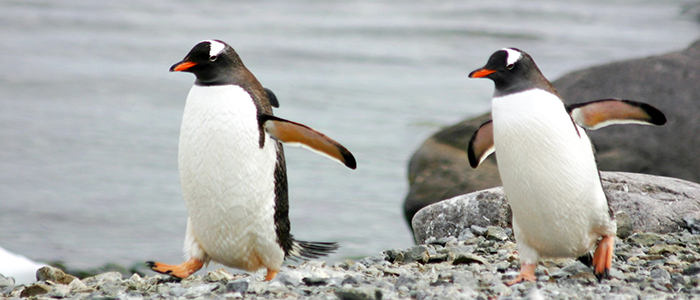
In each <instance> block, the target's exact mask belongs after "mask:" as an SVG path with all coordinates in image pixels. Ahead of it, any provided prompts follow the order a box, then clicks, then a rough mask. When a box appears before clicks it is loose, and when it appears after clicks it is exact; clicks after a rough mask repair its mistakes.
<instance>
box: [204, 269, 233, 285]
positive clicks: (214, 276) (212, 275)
mask: <svg viewBox="0 0 700 300" xmlns="http://www.w3.org/2000/svg"><path fill="white" fill-rule="evenodd" d="M233 278H234V277H233V275H231V273H229V272H228V271H226V270H225V269H224V268H220V269H218V270H216V271H212V272H209V273H207V275H205V276H204V280H206V281H210V282H214V281H221V280H227V281H228V280H231V279H233Z"/></svg>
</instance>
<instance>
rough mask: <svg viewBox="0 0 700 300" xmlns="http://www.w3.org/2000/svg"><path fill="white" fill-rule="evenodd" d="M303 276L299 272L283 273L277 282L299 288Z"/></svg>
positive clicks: (278, 276)
mask: <svg viewBox="0 0 700 300" xmlns="http://www.w3.org/2000/svg"><path fill="white" fill-rule="evenodd" d="M302 277H303V276H302V275H301V273H299V272H298V271H289V272H283V273H280V274H279V275H277V277H276V278H275V281H279V282H280V283H282V284H284V285H290V286H294V287H297V286H299V285H300V284H301V280H302Z"/></svg>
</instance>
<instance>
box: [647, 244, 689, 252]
mask: <svg viewBox="0 0 700 300" xmlns="http://www.w3.org/2000/svg"><path fill="white" fill-rule="evenodd" d="M684 249H685V248H684V247H682V246H678V245H666V244H661V245H654V246H651V248H649V252H648V253H649V254H666V253H678V252H680V251H681V250H684Z"/></svg>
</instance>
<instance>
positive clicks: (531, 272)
mask: <svg viewBox="0 0 700 300" xmlns="http://www.w3.org/2000/svg"><path fill="white" fill-rule="evenodd" d="M536 268H537V264H522V265H521V266H520V274H518V276H517V277H515V279H513V280H511V281H508V282H507V283H506V285H507V286H511V285H514V284H516V283H521V282H523V281H531V282H535V281H536V280H537V277H536V276H535V269H536Z"/></svg>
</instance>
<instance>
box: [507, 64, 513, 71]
mask: <svg viewBox="0 0 700 300" xmlns="http://www.w3.org/2000/svg"><path fill="white" fill-rule="evenodd" d="M513 68H515V64H507V65H506V69H508V70H513Z"/></svg>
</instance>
